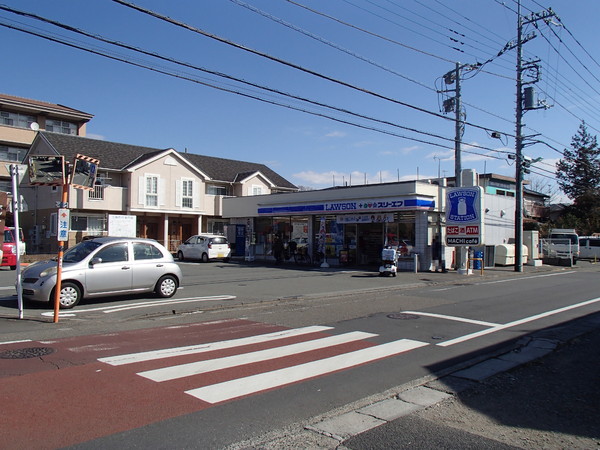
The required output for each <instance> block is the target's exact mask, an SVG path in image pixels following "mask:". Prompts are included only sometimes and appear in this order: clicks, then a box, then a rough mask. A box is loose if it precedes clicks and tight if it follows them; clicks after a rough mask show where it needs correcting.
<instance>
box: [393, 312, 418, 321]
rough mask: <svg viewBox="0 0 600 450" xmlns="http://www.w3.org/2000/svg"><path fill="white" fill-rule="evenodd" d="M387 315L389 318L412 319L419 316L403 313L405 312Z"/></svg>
mask: <svg viewBox="0 0 600 450" xmlns="http://www.w3.org/2000/svg"><path fill="white" fill-rule="evenodd" d="M387 316H388V318H390V319H397V320H412V319H418V318H419V316H417V315H416V314H405V313H393V314H388V315H387Z"/></svg>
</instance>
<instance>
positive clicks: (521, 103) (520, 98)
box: [505, 0, 556, 272]
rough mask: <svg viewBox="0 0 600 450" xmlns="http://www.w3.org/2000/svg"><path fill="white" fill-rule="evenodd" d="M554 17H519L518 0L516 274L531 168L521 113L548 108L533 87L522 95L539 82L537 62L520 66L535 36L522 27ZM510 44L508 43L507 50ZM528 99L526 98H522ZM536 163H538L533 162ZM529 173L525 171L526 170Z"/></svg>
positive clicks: (548, 14)
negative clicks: (526, 75)
mask: <svg viewBox="0 0 600 450" xmlns="http://www.w3.org/2000/svg"><path fill="white" fill-rule="evenodd" d="M555 15H556V14H555V13H554V12H553V11H552V10H551V9H548V10H547V11H544V12H542V13H537V14H534V13H532V14H531V15H530V16H529V17H527V18H525V20H524V18H523V16H521V0H518V1H517V42H516V48H517V107H516V122H515V123H516V127H515V183H516V194H515V272H523V173H524V172H525V171H526V170H527V169H526V167H528V166H529V165H531V161H532V160H531V158H528V159H526V158H525V157H524V156H523V147H524V146H525V144H524V139H525V137H524V136H523V114H524V113H525V112H526V111H529V110H532V109H540V108H548V107H549V106H548V105H547V104H546V103H545V102H538V101H537V100H536V99H535V95H534V91H533V88H527V89H529V91H528V95H527V96H524V95H523V86H524V85H526V84H533V83H537V82H538V81H539V79H540V69H539V65H538V63H539V60H538V61H531V62H529V63H527V64H523V44H524V43H525V42H527V41H529V40H531V39H533V38H534V37H536V34H535V33H530V34H528V35H527V36H525V37H523V26H524V25H525V24H530V23H532V24H534V25H535V23H536V22H537V21H539V20H544V21H546V23H550V19H551V18H552V17H553V16H555ZM510 46H511V45H510V44H507V47H505V48H508V47H510ZM526 70H527V71H531V70H533V72H534V75H535V79H534V80H533V81H529V82H523V72H524V71H526ZM525 97H527V99H525ZM536 161H537V160H536ZM527 172H528V170H527Z"/></svg>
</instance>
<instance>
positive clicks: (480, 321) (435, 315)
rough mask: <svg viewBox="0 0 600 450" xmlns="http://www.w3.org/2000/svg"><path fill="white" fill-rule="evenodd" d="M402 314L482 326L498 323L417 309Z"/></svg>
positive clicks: (496, 324)
mask: <svg viewBox="0 0 600 450" xmlns="http://www.w3.org/2000/svg"><path fill="white" fill-rule="evenodd" d="M402 314H417V315H419V316H428V317H436V318H438V319H446V320H455V321H457V322H465V323H472V324H475V325H483V326H484V327H497V326H499V325H500V324H498V323H493V322H483V321H482V320H474V319H466V318H464V317H456V316H447V315H445V314H435V313H426V312H419V311H402Z"/></svg>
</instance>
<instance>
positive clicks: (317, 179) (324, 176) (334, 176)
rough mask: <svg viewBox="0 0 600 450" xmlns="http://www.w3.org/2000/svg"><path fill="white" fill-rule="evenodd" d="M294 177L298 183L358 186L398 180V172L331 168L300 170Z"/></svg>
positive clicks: (405, 177)
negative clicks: (326, 169) (347, 170)
mask: <svg viewBox="0 0 600 450" xmlns="http://www.w3.org/2000/svg"><path fill="white" fill-rule="evenodd" d="M292 176H293V177H294V179H296V180H300V181H299V182H296V184H302V185H310V186H313V187H327V186H333V183H334V181H335V185H336V186H343V185H344V184H347V185H349V186H350V185H351V186H358V185H364V184H365V182H366V184H377V183H391V182H394V181H398V172H397V171H396V172H393V171H389V170H382V171H381V172H376V173H365V172H359V171H357V170H355V171H353V172H351V173H347V172H338V171H334V170H330V171H328V172H315V171H312V170H308V171H304V172H298V173H295V174H293V175H292ZM414 179H416V175H403V176H401V177H400V181H406V180H414Z"/></svg>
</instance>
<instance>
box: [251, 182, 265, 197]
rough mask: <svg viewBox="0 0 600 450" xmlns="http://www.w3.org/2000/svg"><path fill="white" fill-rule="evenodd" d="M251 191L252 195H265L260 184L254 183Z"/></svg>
mask: <svg viewBox="0 0 600 450" xmlns="http://www.w3.org/2000/svg"><path fill="white" fill-rule="evenodd" d="M250 192H251V194H250V195H263V186H262V185H260V184H253V185H252V187H251V189H250Z"/></svg>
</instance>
